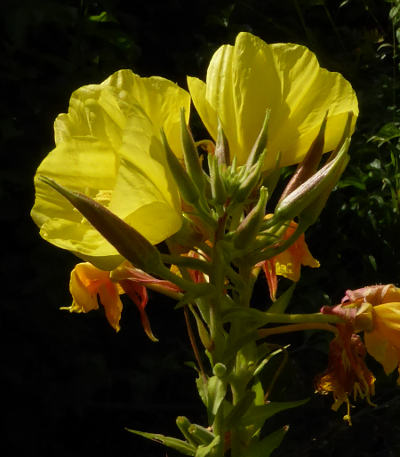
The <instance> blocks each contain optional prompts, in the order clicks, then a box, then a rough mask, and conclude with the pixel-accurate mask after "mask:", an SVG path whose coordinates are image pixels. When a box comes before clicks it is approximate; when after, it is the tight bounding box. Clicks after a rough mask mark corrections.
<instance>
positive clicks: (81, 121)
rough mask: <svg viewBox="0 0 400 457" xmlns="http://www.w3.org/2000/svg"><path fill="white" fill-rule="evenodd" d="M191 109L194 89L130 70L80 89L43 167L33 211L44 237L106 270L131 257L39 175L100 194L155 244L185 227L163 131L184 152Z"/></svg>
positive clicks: (63, 117)
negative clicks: (184, 119) (184, 121)
mask: <svg viewBox="0 0 400 457" xmlns="http://www.w3.org/2000/svg"><path fill="white" fill-rule="evenodd" d="M189 107H190V97H189V94H188V93H187V92H186V91H184V90H183V89H180V88H179V87H178V86H176V85H175V84H174V83H172V82H170V81H168V80H166V79H163V78H159V77H151V78H140V77H139V76H137V75H135V74H134V73H132V72H131V71H129V70H120V71H118V72H116V73H114V74H113V75H112V76H110V77H109V78H108V79H107V80H105V81H104V82H103V83H101V84H93V85H88V86H84V87H81V88H80V89H78V90H77V91H75V92H74V93H73V94H72V97H71V100H70V106H69V109H68V113H67V114H60V115H59V116H58V117H57V119H56V121H55V125H54V130H55V142H56V147H55V149H53V150H52V151H51V152H50V153H49V154H48V156H47V157H46V158H45V159H44V160H43V162H42V163H41V164H40V166H39V168H38V169H37V172H36V177H35V187H36V200H35V204H34V207H33V209H32V213H31V214H32V218H33V220H34V221H35V222H36V224H37V225H38V226H39V227H40V234H41V236H42V237H43V238H44V239H46V240H47V241H49V242H50V243H52V244H55V245H56V246H58V247H61V248H64V249H68V250H70V251H72V252H73V253H75V254H76V255H77V256H78V257H80V258H82V259H84V260H88V261H90V262H91V263H93V264H94V265H96V266H97V267H99V268H102V269H108V270H111V269H113V268H115V267H116V266H117V265H118V264H120V263H121V262H122V260H123V259H122V258H121V256H120V255H119V254H118V253H117V251H116V250H115V249H114V247H112V246H111V245H110V244H109V243H108V242H107V241H106V240H105V239H104V238H103V237H102V236H101V235H100V234H99V233H98V232H97V231H96V230H95V229H94V228H93V227H92V226H91V225H90V224H89V223H88V222H87V221H86V220H85V219H84V218H82V216H81V215H80V214H79V213H78V211H76V210H75V209H74V208H73V207H72V205H70V204H69V203H68V202H67V200H66V199H65V198H64V197H62V196H61V195H60V194H58V193H57V192H56V191H54V190H52V189H51V188H50V187H49V186H47V185H46V184H44V183H43V182H41V181H40V180H39V179H38V176H39V175H45V176H47V177H49V178H52V179H54V180H55V181H56V182H58V183H59V184H61V185H64V186H65V187H67V188H69V189H71V190H76V191H80V192H82V193H84V194H86V195H88V196H90V197H92V198H94V199H95V200H97V201H98V202H99V203H101V204H103V205H104V206H106V207H108V209H109V210H110V211H112V212H113V213H115V214H116V215H117V216H119V217H120V218H122V219H123V220H125V222H127V223H128V224H129V225H131V226H132V227H134V228H135V229H136V230H137V231H138V232H139V233H141V234H142V235H143V236H144V237H146V238H147V239H148V240H149V241H150V242H151V243H153V244H156V243H159V242H161V241H163V240H164V239H166V238H167V237H169V236H171V235H172V234H174V233H175V232H177V231H178V230H179V228H180V226H181V208H180V198H179V194H178V189H177V186H176V184H175V182H174V179H173V177H172V175H171V173H170V171H169V168H168V165H167V162H166V158H165V152H164V148H163V146H162V143H161V137H160V129H161V128H164V130H165V133H166V136H167V139H168V142H169V144H170V146H171V148H172V149H173V151H174V153H175V154H176V155H177V156H178V157H181V156H182V147H181V144H180V110H181V108H184V109H185V112H186V113H187V116H188V113H189Z"/></svg>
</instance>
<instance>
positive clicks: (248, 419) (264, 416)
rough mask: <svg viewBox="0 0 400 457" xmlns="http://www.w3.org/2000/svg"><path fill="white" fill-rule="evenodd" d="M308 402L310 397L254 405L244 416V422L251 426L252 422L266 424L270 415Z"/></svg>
mask: <svg viewBox="0 0 400 457" xmlns="http://www.w3.org/2000/svg"><path fill="white" fill-rule="evenodd" d="M307 402H308V398H306V399H304V400H297V401H286V402H270V403H267V404H265V405H261V406H253V408H251V409H249V410H248V411H247V412H246V413H245V414H244V415H243V417H242V421H241V422H242V424H243V425H244V426H249V425H252V424H256V423H258V424H261V425H260V428H261V427H262V425H264V423H265V421H267V420H268V419H269V418H270V417H272V416H274V415H275V414H277V413H279V412H281V411H285V410H287V409H291V408H297V407H298V406H301V405H304V404H305V403H307Z"/></svg>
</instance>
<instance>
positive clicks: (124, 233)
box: [39, 176, 163, 273]
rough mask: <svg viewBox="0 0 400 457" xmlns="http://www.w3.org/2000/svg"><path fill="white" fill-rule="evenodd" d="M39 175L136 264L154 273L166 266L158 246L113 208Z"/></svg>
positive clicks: (126, 257) (123, 254) (124, 255)
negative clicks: (114, 211)
mask: <svg viewBox="0 0 400 457" xmlns="http://www.w3.org/2000/svg"><path fill="white" fill-rule="evenodd" d="M39 179H40V180H41V181H43V182H44V183H46V184H48V185H49V186H50V187H52V188H53V189H54V190H56V191H57V192H59V193H60V194H61V195H62V196H63V197H65V198H66V199H67V200H68V201H69V202H70V203H71V204H72V205H73V206H74V207H75V208H76V209H77V210H78V211H79V212H80V213H81V214H82V215H83V216H84V217H85V218H86V219H87V220H88V221H89V222H90V223H91V224H92V225H93V227H94V228H95V229H96V230H98V231H99V232H100V233H101V235H103V236H104V238H105V239H106V240H107V241H109V242H110V243H111V244H112V245H113V246H114V247H115V249H116V250H117V251H118V252H119V253H120V254H121V255H122V256H123V257H125V259H127V260H129V262H131V263H132V264H133V265H135V266H136V267H138V268H140V269H142V270H145V271H147V272H150V273H156V272H157V271H158V270H159V269H160V268H162V267H163V264H162V262H161V257H160V253H159V251H158V249H157V248H156V247H154V246H153V245H152V244H151V243H150V242H149V241H148V240H147V239H146V238H145V237H144V236H143V235H141V234H140V233H139V232H138V231H137V230H135V229H134V228H133V227H131V226H130V225H128V224H127V223H126V222H125V221H123V220H122V219H120V218H119V217H118V216H116V215H115V214H114V213H112V212H111V211H110V210H108V209H107V208H105V207H104V206H102V205H101V204H100V203H98V202H96V201H95V200H93V199H91V198H89V197H87V196H86V195H84V194H81V193H79V192H73V191H71V190H69V189H67V188H65V187H63V186H61V185H60V184H57V183H56V182H55V181H53V180H52V179H50V178H47V177H46V176H39Z"/></svg>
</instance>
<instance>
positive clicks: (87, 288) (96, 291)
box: [61, 262, 179, 341]
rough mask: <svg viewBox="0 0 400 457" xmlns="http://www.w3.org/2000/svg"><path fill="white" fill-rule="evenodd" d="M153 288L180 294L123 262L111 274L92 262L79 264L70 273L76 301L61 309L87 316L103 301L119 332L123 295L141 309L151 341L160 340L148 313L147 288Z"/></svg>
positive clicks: (108, 317) (109, 317) (167, 282)
mask: <svg viewBox="0 0 400 457" xmlns="http://www.w3.org/2000/svg"><path fill="white" fill-rule="evenodd" d="M151 286H153V288H154V289H156V290H158V291H159V292H164V293H166V294H168V293H177V292H179V289H178V287H177V286H176V285H175V284H172V283H170V282H169V281H164V280H161V279H157V278H154V277H153V276H150V275H148V274H147V273H145V272H143V271H141V270H138V269H137V268H134V267H133V266H132V265H131V264H130V263H129V262H124V263H123V264H121V265H120V266H119V267H118V268H116V269H115V270H113V271H111V272H110V271H104V270H100V269H99V268H97V267H95V266H94V265H92V264H91V263H89V262H85V263H79V264H77V265H76V266H75V268H74V269H73V270H72V272H71V279H70V286H69V289H70V292H71V295H72V298H73V301H72V305H71V306H69V307H63V308H61V309H66V310H68V311H70V312H72V313H87V312H89V311H91V310H93V309H99V300H100V303H101V304H102V305H103V307H104V311H105V315H106V318H107V320H108V322H109V324H110V325H111V327H113V328H114V329H115V330H116V331H117V332H118V331H119V330H120V325H119V322H120V319H121V313H122V302H121V299H120V295H122V294H127V295H128V296H129V298H130V299H131V300H132V301H133V302H134V303H135V305H136V306H137V308H138V310H139V313H140V320H141V323H142V326H143V329H144V331H145V332H146V335H147V336H148V337H149V338H150V339H151V340H152V341H157V338H156V337H155V336H154V334H153V332H152V330H151V327H150V322H149V319H148V316H147V314H146V310H145V308H146V306H147V302H148V295H147V290H146V287H151Z"/></svg>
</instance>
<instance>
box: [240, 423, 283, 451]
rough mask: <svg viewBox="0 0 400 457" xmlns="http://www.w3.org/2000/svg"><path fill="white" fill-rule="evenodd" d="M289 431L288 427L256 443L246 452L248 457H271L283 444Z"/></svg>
mask: <svg viewBox="0 0 400 457" xmlns="http://www.w3.org/2000/svg"><path fill="white" fill-rule="evenodd" d="M288 430H289V427H288V426H287V425H286V426H285V427H283V428H281V429H280V430H276V431H275V432H272V433H271V434H269V435H268V436H267V437H265V438H264V439H263V440H261V441H257V442H255V443H254V444H253V445H252V446H250V448H249V450H248V451H247V452H246V457H269V456H270V455H271V453H272V451H274V450H275V449H276V448H277V447H278V446H279V445H280V444H281V442H282V440H283V437H284V436H285V434H286V433H287V431H288Z"/></svg>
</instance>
